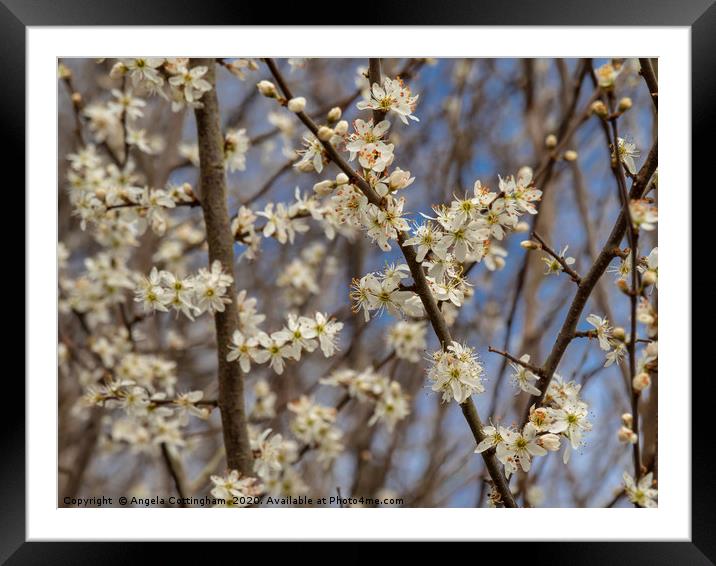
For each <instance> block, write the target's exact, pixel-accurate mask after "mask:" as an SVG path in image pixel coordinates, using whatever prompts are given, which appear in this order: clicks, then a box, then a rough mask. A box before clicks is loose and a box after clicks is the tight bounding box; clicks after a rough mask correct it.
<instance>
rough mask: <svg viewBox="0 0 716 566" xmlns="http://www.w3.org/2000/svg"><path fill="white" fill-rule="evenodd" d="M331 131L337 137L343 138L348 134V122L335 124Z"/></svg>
mask: <svg viewBox="0 0 716 566" xmlns="http://www.w3.org/2000/svg"><path fill="white" fill-rule="evenodd" d="M333 131H334V132H335V133H336V135H337V136H345V135H346V134H347V133H348V122H346V121H345V120H341V121H340V122H338V123H337V124H336V127H335V128H333Z"/></svg>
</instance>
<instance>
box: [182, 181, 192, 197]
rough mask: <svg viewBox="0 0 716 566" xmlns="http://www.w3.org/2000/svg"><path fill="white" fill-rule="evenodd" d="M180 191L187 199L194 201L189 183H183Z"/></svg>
mask: <svg viewBox="0 0 716 566" xmlns="http://www.w3.org/2000/svg"><path fill="white" fill-rule="evenodd" d="M181 190H182V191H183V192H184V194H185V195H186V196H187V197H189V198H191V199H194V198H195V197H194V190H193V189H192V188H191V185H190V184H189V183H183V184H182V186H181Z"/></svg>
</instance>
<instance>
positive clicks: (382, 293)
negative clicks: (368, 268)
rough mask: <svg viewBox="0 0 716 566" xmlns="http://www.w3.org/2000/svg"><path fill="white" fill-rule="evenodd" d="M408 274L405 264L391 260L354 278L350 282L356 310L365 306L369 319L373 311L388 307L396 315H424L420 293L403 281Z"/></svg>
mask: <svg viewBox="0 0 716 566" xmlns="http://www.w3.org/2000/svg"><path fill="white" fill-rule="evenodd" d="M409 274H410V270H409V269H408V266H407V265H406V264H398V265H395V264H391V265H387V266H386V267H385V269H384V270H383V271H381V272H371V273H368V274H366V275H364V276H363V277H361V278H360V279H354V280H353V283H352V286H351V298H352V299H353V312H356V313H357V312H360V311H361V310H362V311H363V316H364V318H365V320H366V322H367V321H368V320H370V313H371V312H372V311H377V312H378V313H379V314H380V313H382V312H383V311H384V310H387V311H388V313H389V314H391V315H393V316H400V315H401V314H405V315H407V316H412V317H419V316H422V314H423V312H424V311H423V306H422V302H421V300H420V297H419V296H418V295H417V294H416V293H415V292H413V291H409V290H407V289H405V288H404V286H403V285H402V283H401V281H402V280H403V279H406V278H407V277H409Z"/></svg>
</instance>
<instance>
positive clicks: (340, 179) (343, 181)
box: [336, 173, 349, 185]
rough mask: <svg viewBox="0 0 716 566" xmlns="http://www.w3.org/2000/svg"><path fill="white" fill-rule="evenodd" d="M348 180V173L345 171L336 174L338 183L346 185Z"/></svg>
mask: <svg viewBox="0 0 716 566" xmlns="http://www.w3.org/2000/svg"><path fill="white" fill-rule="evenodd" d="M348 181H349V179H348V175H346V174H345V173H338V175H336V185H345V184H346V183H347V182H348Z"/></svg>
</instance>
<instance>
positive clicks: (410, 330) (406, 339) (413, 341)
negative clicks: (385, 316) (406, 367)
mask: <svg viewBox="0 0 716 566" xmlns="http://www.w3.org/2000/svg"><path fill="white" fill-rule="evenodd" d="M427 332H428V328H427V325H426V324H425V322H423V321H409V320H399V321H398V322H396V323H395V324H394V325H393V326H391V327H390V328H389V329H388V333H387V336H386V338H387V343H388V346H389V347H390V348H392V349H393V351H394V352H395V355H396V356H397V357H398V358H399V359H401V360H407V361H409V362H413V363H417V362H419V361H420V360H421V358H422V357H423V356H422V355H423V353H424V352H425V348H426V347H427V339H426V337H427Z"/></svg>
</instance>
